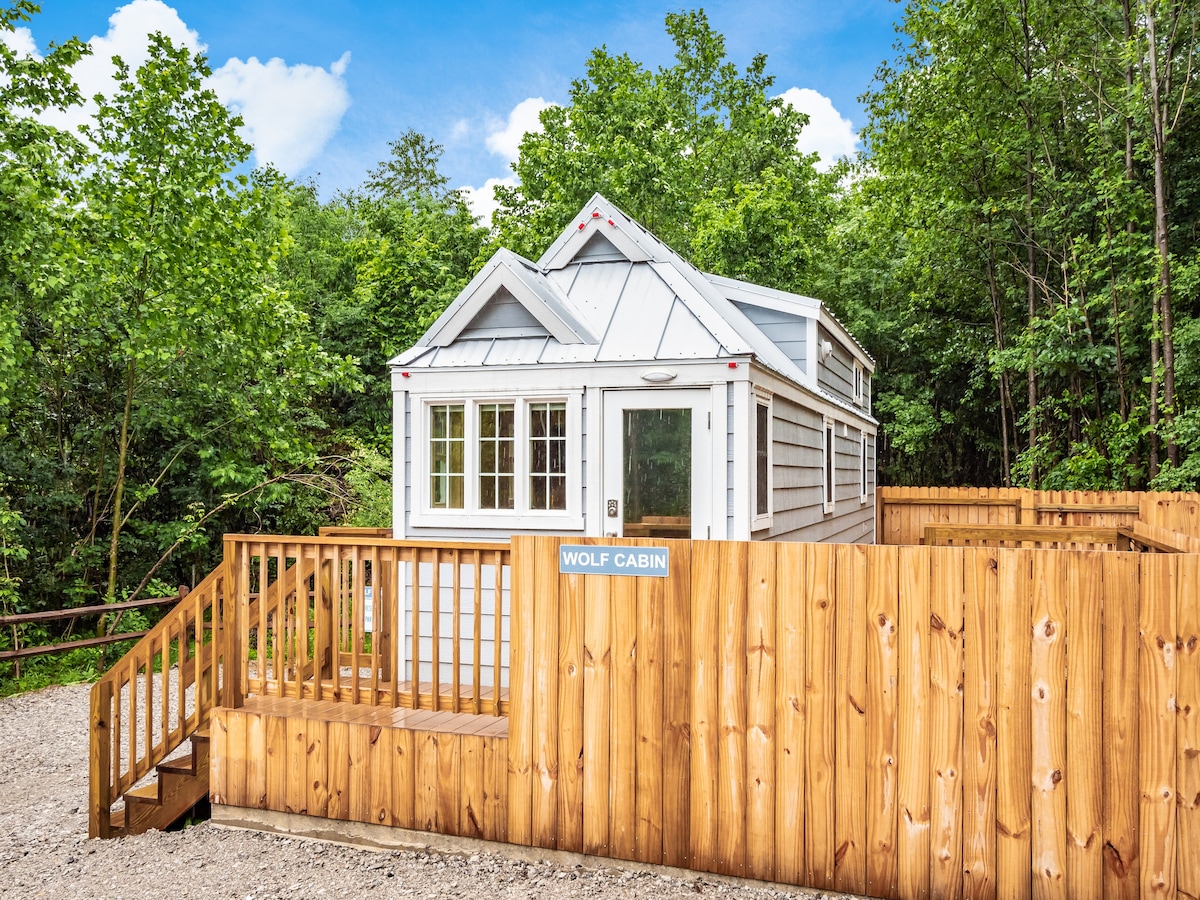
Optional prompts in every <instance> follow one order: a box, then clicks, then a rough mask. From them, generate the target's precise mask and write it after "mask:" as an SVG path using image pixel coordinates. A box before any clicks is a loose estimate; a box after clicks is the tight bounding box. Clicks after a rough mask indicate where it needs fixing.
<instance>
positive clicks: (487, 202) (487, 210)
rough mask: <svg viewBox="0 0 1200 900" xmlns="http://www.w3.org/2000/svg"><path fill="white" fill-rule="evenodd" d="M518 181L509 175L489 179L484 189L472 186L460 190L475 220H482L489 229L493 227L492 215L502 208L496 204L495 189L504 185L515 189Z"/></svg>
mask: <svg viewBox="0 0 1200 900" xmlns="http://www.w3.org/2000/svg"><path fill="white" fill-rule="evenodd" d="M516 184H517V179H516V178H515V177H514V176H512V175H509V176H508V177H507V178H489V179H488V180H487V181H485V182H484V183H483V187H479V188H474V187H471V186H470V185H466V186H463V187H461V188H459V190H460V191H462V194H463V199H464V200H466V201H467V206H468V207H469V208H470V210H471V212H472V213H473V214H474V215H475V218H476V219H477V220H478V219H482V220H483V224H484V225H486V226H488V227H489V228H490V227H491V225H492V213H494V212H495V211H496V210H497V209H499V208H500V204H499V203H497V202H496V195H495V190H494V189H495V187H496V186H497V185H504V186H505V187H515V186H516Z"/></svg>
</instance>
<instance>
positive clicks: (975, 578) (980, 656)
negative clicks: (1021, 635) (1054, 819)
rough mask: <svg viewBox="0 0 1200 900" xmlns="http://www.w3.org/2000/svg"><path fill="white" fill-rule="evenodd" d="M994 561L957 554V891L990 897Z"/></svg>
mask: <svg viewBox="0 0 1200 900" xmlns="http://www.w3.org/2000/svg"><path fill="white" fill-rule="evenodd" d="M999 567H1000V565H999V561H998V559H997V553H996V551H994V550H986V549H969V550H967V551H966V553H965V555H964V557H963V580H964V595H963V596H964V624H963V636H964V640H965V659H964V678H963V716H964V728H963V896H964V897H967V898H969V900H984V898H988V900H990V898H993V897H995V896H996V779H997V772H996V691H997V666H998V660H997V651H996V632H997V616H998V614H999V613H998V610H997V605H996V601H997V594H998V590H999V584H998V578H999Z"/></svg>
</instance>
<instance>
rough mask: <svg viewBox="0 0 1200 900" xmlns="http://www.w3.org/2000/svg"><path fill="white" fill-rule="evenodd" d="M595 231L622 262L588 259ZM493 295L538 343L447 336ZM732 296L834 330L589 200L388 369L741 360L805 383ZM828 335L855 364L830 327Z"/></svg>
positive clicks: (817, 309) (508, 256)
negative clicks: (518, 311)
mask: <svg viewBox="0 0 1200 900" xmlns="http://www.w3.org/2000/svg"><path fill="white" fill-rule="evenodd" d="M597 233H599V234H602V235H603V236H604V238H605V240H606V242H607V244H611V245H612V247H615V248H616V249H617V250H621V251H622V253H623V254H624V257H625V258H620V255H618V254H613V253H609V252H606V253H604V254H600V255H597V254H596V253H595V252H594V251H595V248H596V246H597V243H596V242H595V241H592V238H593V237H594V236H595V235H596V234H597ZM589 241H592V243H591V245H590V246H589ZM607 244H606V246H607ZM501 287H503V288H504V289H506V290H507V291H508V293H509V294H510V295H511V296H512V297H515V298H516V299H517V300H518V301H519V302H520V303H521V304H523V305H525V306H526V307H527V308H528V310H529V312H530V313H531V314H532V315H533V316H534V318H536V319H537V320H538V321H539V322H541V323H543V325H545V327H546V334H545V336H544V337H528V336H524V337H504V336H497V337H493V338H490V339H489V338H486V337H483V338H482V339H481V338H480V337H479V336H477V335H476V334H474V333H472V334H471V336H470V338H469V339H468V337H467V336H466V335H464V336H463V337H462V338H458V335H459V334H460V333H462V331H463V330H464V329H465V328H466V327H467V326H469V325H470V323H471V321H472V320H473V319H474V317H475V316H477V315H478V314H479V312H480V310H481V309H482V308H483V307H484V306H485V305H487V303H488V301H489V300H490V299H491V298H492V296H494V295H495V294H496V292H497V291H498V290H499V289H500V288H501ZM734 300H737V302H738V303H744V304H749V305H752V306H766V307H768V308H772V309H778V310H781V311H787V312H789V313H791V314H792V315H796V316H802V317H804V318H808V319H811V320H813V321H814V322H816V321H820V322H822V323H823V324H828V323H829V322H831V321H832V322H835V323H836V320H834V319H833V318H832V316H830V315H829V313H828V311H827V310H825V308H824V306H823V305H822V304H821V303H820V302H819V301H817V300H813V299H812V298H809V297H802V296H800V295H797V294H789V293H786V292H784V291H775V290H771V289H769V288H763V287H760V286H758V285H752V284H747V283H745V282H740V281H735V280H733V279H728V278H721V277H718V276H715V275H706V274H704V273H702V272H700V271H699V270H697V269H696V268H694V267H693V266H692V265H690V264H689V263H688V262H687V261H686V260H684V259H683V258H682V257H680V256H679V254H677V253H675V252H674V251H673V250H671V249H670V248H669V247H667V246H666V245H665V244H663V243H662V242H661V241H659V240H658V239H657V238H656V237H654V235H652V234H650V232H648V231H646V230H645V229H644V228H643V227H642V226H641V225H639V224H638V223H636V222H634V221H633V220H632V219H630V218H629V217H628V216H626V215H625V214H624V213H623V212H621V211H620V210H619V209H618V208H617V207H616V206H614V205H613V204H611V203H609V202H608V201H607V200H605V199H604V198H603V197H602V196H600V195H599V194H596V195H595V196H593V197H592V199H591V200H590V201H588V203H587V205H586V206H584V208H583V209H582V210H581V211H580V213H579V215H578V216H577V217H576V218H575V220H573V221H572V223H571V224H570V225H568V227H567V228H566V229H565V230H564V231H563V233H562V235H560V236H559V238H558V239H557V240H556V241H555V242H554V243H553V244H552V245H551V246H550V248H549V249H548V250H546V252H545V253H544V254H543V255H542V258H541V259H540V260H539V261H538V262H537V263H533V262H530V261H529V260H527V259H524V258H522V257H520V256H517V255H516V254H515V253H512V252H511V251H508V250H500V251H498V252H497V253H496V255H495V256H493V257H492V259H491V260H489V261H488V263H487V265H485V266H484V268H483V270H481V271H480V273H479V274H478V275H476V276H475V278H473V279H472V280H471V283H470V284H468V285H467V286H466V288H464V289H463V291H462V293H461V294H459V296H458V298H457V299H456V300H455V301H454V302H453V303H452V304H451V305H450V306H449V307H448V308H447V309H446V311H445V312H444V313H442V315H441V316H440V317H439V318H438V320H437V321H436V322H434V324H433V326H432V327H431V328H430V329H429V331H428V332H426V334H425V335H424V337H422V338H421V340H420V341H419V342H418V343H417V345H416V346H415V347H413V348H411V349H410V350H407V351H405V352H404V353H401V354H400V355H399V356H397V357H396V358H395V359H393V360H392V361H391V364H392V365H393V366H402V367H405V368H458V367H471V366H478V367H487V366H536V365H562V364H571V363H576V364H578V363H593V364H596V363H605V362H630V361H633V362H639V361H640V362H654V361H658V360H683V359H728V358H730V357H747V356H750V357H753V358H755V359H756V360H757V361H758V362H759V363H760V364H761V365H764V366H766V367H768V368H770V369H773V370H775V371H776V372H778V373H779V374H780V375H783V376H784V377H786V378H788V379H789V380H791V381H794V382H796V383H798V384H802V383H805V382H806V381H809V380H811V376H806V375H805V373H804V372H803V371H802V370H801V369H800V367H799V366H798V365H797V363H796V362H795V361H793V360H792V359H790V358H789V357H788V355H787V354H786V353H785V352H784V351H783V350H781V349H780V347H779V346H778V345H776V344H775V343H774V342H773V341H772V340H771V339H770V338H768V337H767V336H766V335H765V334H764V333H763V332H762V331H761V330H760V329H759V328H758V326H756V325H755V324H754V323H753V322H751V321H750V319H749V318H747V316H746V315H745V314H744V313H743V312H742V311H741V310H740V309H738V307H737V306H736V305H735V304H734V302H733V301H734ZM835 330H838V331H840V332H842V333H843V334H845V335H846V337H847V338H849V340H850V341H851V342H853V345H854V347H855V348H856V349H857V350H858V351H860V352H861V353H862V354H863V355H864V356H866V354H865V351H863V350H862V348H861V345H858V343H857V341H854V339H853V337H852V336H850V335H849V333H848V332H845V330H844V329H843V328H841V326H840V325H836V329H835ZM866 358H867V359H868V360H869V359H870V357H866Z"/></svg>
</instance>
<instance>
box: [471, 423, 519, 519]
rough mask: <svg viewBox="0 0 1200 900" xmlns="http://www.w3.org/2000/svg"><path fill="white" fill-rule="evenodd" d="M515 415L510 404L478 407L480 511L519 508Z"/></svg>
mask: <svg viewBox="0 0 1200 900" xmlns="http://www.w3.org/2000/svg"><path fill="white" fill-rule="evenodd" d="M515 447H516V414H515V412H514V409H513V405H512V404H511V403H482V404H480V405H479V508H480V509H513V508H514V507H515V506H516V491H515V487H516V454H515Z"/></svg>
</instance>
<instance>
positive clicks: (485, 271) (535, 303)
mask: <svg viewBox="0 0 1200 900" xmlns="http://www.w3.org/2000/svg"><path fill="white" fill-rule="evenodd" d="M501 291H504V292H505V294H506V296H507V295H511V296H512V297H513V298H515V299H516V300H517V302H518V303H520V304H521V305H522V306H523V307H524V308H525V310H526V312H528V313H529V315H531V316H532V317H533V318H534V319H536V320H537V321H538V322H540V323H541V325H542V326H543V327H544V328H545V329H546V331H547V333H549V334H550V335H552V336H553V337H554V338H555V340H557V341H558V342H559V343H560V344H588V343H593V342H594V341H595V336H594V335H593V334H592V333H591V332H590V331H589V330H588V328H587V326H586V325H584V324H583V323H582V322H581V321H580V319H579V316H577V315H576V314H575V311H574V309H573V308H572V305H571V301H570V300H568V299H567V297H566V296H565V295H564V294H563V293H562V291H560V290H558V288H557V287H556V286H555V285H554V283H553V282H552V281H549V280H547V279H546V278H544V277H543V276H542V273H541V272H540V271H539V270H538V269H537V267H536V266H534V264H533V263H531V262H530V261H529V260H527V259H525V258H524V257H522V256H518V255H517V254H515V253H513V252H512V251H511V250H506V249H504V248H503V247H502V248H500V249H499V250H497V251H496V253H495V255H494V256H493V257H492V258H491V259H490V260H488V262H487V264H486V265H485V266H484V267H483V268H482V269H480V270H479V274H477V275H476V276H475V277H474V278H472V279H471V281H470V283H469V284H468V285H467V286H466V287H465V288H463V290H462V293H460V294H459V295H458V298H457V299H456V300H455V301H454V302H453V303H451V304H450V306H448V307H447V308H446V311H445V312H443V313H442V314H441V315H440V316H438V319H437V321H436V322H434V323H433V327H431V328H430V329H429V330H428V331H427V332H425V334H424V336H423V337H422V338H421V339H420V340H419V341H417V346H418V347H428V346H433V347H444V346H446V345H447V344H451V343H453V342H454V340H455V339H456V338H457V337H458V336H459V335H460V334H461V333H462V332H463V330H464V329H466V328H467V327H468V326H469V325H470V324H471V322H472V321H474V320H475V318H476V317H477V316H478V315H480V313H481V312H482V311H483V310H484V308H485V306H486V305H487V304H488V302H489V301H490V300H492V299H493V298H494V297H495V296H496V295H497V294H498V293H499V292H501Z"/></svg>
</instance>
